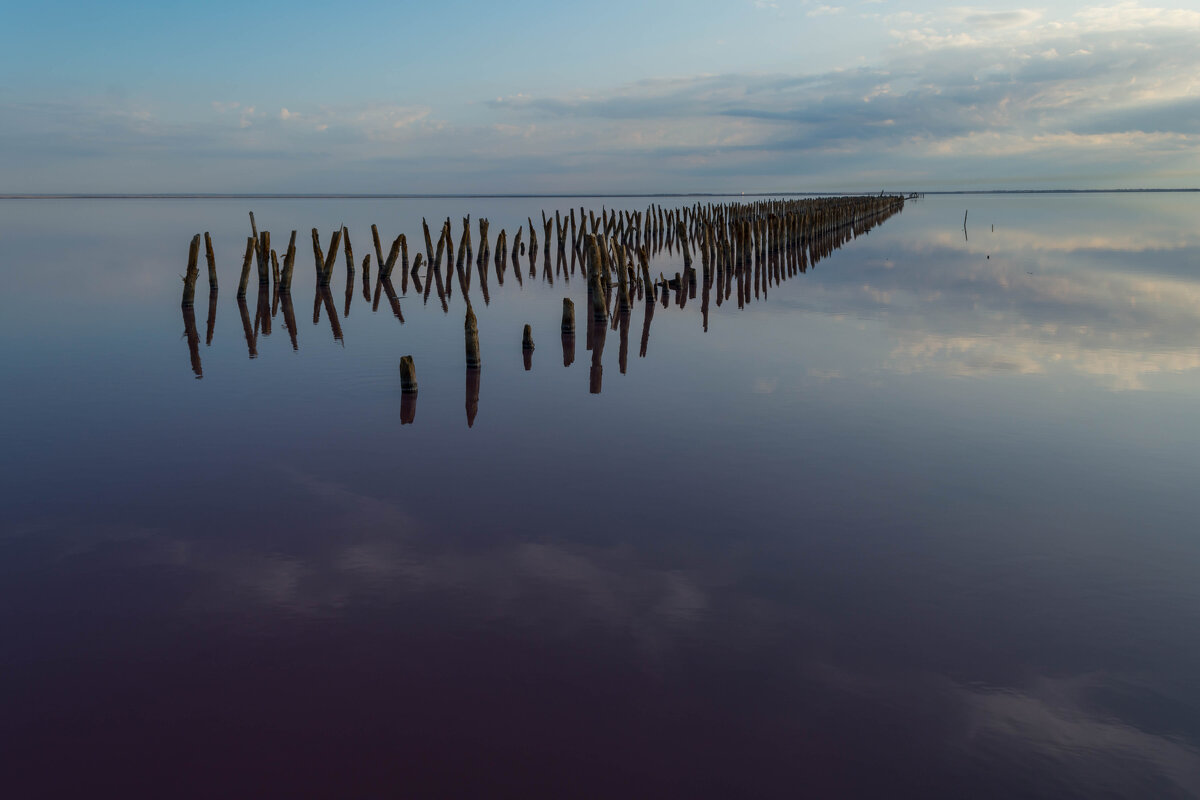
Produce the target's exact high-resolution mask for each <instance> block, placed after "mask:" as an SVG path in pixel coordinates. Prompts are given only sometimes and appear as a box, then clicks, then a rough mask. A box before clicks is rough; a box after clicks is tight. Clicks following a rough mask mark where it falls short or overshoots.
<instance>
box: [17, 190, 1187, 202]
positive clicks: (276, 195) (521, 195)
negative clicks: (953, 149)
mask: <svg viewBox="0 0 1200 800" xmlns="http://www.w3.org/2000/svg"><path fill="white" fill-rule="evenodd" d="M1189 192H1190V193H1195V192H1200V188H1175V189H1156V188H1138V189H1114V188H1108V189H933V190H923V189H903V190H893V191H888V190H883V191H881V192H879V194H880V195H883V194H902V195H911V194H919V195H964V194H1152V193H1189ZM830 195H844V196H876V193H875V192H861V191H857V192H855V191H850V192H847V191H827V192H821V191H815V192H592V193H588V192H583V193H579V192H542V193H539V192H532V193H531V192H518V193H505V192H482V193H471V192H462V193H448V194H443V193H424V192H418V193H372V192H361V193H360V192H62V193H57V192H53V193H51V192H47V193H41V192H25V193H9V194H0V200H422V199H532V198H552V199H574V198H625V197H632V198H649V197H819V196H830Z"/></svg>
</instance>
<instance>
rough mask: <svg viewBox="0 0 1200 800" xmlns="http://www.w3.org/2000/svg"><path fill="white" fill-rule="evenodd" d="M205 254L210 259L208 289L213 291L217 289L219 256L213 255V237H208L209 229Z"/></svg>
mask: <svg viewBox="0 0 1200 800" xmlns="http://www.w3.org/2000/svg"><path fill="white" fill-rule="evenodd" d="M204 256H205V258H207V259H208V291H209V293H212V292H215V291H216V290H217V257H216V256H215V255H213V246H212V239H210V238H208V231H205V232H204Z"/></svg>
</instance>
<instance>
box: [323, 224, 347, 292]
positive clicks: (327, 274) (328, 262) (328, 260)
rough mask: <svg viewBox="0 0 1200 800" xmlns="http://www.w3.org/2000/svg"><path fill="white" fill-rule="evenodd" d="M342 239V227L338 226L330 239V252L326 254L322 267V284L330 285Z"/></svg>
mask: <svg viewBox="0 0 1200 800" xmlns="http://www.w3.org/2000/svg"><path fill="white" fill-rule="evenodd" d="M341 241H342V229H341V228H338V229H337V230H336V231H334V232H333V236H332V237H331V238H330V240H329V252H328V253H326V254H325V263H324V265H322V267H321V280H320V284H321V286H328V285H329V280H330V279H331V278H332V277H333V265H334V262H336V261H337V253H338V245H339V244H340V243H341Z"/></svg>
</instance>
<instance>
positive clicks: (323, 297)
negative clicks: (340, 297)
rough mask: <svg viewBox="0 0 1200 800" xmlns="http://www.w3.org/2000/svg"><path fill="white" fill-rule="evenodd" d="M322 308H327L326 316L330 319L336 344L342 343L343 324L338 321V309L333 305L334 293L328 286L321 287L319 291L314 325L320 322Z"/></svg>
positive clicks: (330, 326) (314, 312) (314, 313)
mask: <svg viewBox="0 0 1200 800" xmlns="http://www.w3.org/2000/svg"><path fill="white" fill-rule="evenodd" d="M321 306H325V315H326V316H328V317H329V330H330V331H331V332H332V333H333V340H334V341H335V342H340V341H342V324H341V322H340V321H339V320H338V313H337V308H335V307H334V305H333V292H331V291H329V287H328V286H321V287H318V289H317V306H316V309H315V310H314V311H313V323H314V324H316V323H318V322H320V316H321V311H320V308H321Z"/></svg>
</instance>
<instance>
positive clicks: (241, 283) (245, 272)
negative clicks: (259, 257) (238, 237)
mask: <svg viewBox="0 0 1200 800" xmlns="http://www.w3.org/2000/svg"><path fill="white" fill-rule="evenodd" d="M254 242H255V239H254V237H253V236H248V237H247V238H246V256H245V258H243V259H242V276H241V278H240V279H239V280H238V291H237V296H238V297H245V296H246V284H247V283H249V282H250V259H252V258H254Z"/></svg>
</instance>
